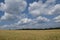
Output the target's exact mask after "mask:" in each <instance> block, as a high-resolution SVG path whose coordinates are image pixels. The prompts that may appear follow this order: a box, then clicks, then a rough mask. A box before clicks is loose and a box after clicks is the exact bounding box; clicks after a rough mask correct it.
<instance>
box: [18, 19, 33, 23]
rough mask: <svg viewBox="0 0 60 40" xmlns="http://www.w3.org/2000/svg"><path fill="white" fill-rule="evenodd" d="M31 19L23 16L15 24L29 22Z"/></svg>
mask: <svg viewBox="0 0 60 40" xmlns="http://www.w3.org/2000/svg"><path fill="white" fill-rule="evenodd" d="M31 21H32V19H29V18H23V19H21V20H20V21H18V23H17V24H25V23H30V22H31Z"/></svg>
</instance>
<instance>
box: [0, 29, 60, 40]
mask: <svg viewBox="0 0 60 40" xmlns="http://www.w3.org/2000/svg"><path fill="white" fill-rule="evenodd" d="M0 40H60V30H0Z"/></svg>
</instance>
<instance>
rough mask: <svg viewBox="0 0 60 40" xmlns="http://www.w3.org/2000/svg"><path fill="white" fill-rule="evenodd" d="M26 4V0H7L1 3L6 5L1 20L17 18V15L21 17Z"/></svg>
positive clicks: (2, 5) (3, 5)
mask: <svg viewBox="0 0 60 40" xmlns="http://www.w3.org/2000/svg"><path fill="white" fill-rule="evenodd" d="M26 6H27V3H26V1H25V0H5V4H3V3H1V7H2V8H3V7H4V8H3V9H4V11H5V13H4V15H3V16H2V17H1V20H10V19H15V20H16V18H15V17H17V18H19V17H20V15H21V14H22V12H23V11H24V10H25V8H26ZM22 15H23V14H22Z"/></svg>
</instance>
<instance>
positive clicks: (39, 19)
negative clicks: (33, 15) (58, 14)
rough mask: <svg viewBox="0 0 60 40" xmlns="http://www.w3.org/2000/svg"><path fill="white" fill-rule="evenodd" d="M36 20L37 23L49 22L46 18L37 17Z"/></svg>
mask: <svg viewBox="0 0 60 40" xmlns="http://www.w3.org/2000/svg"><path fill="white" fill-rule="evenodd" d="M36 20H37V21H40V22H49V21H50V20H49V19H48V18H46V17H42V16H39V17H37V19H36Z"/></svg>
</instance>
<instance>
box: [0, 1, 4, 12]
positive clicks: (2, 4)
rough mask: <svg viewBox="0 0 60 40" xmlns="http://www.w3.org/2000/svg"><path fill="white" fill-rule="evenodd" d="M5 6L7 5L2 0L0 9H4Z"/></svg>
mask: <svg viewBox="0 0 60 40" xmlns="http://www.w3.org/2000/svg"><path fill="white" fill-rule="evenodd" d="M4 6H5V4H4V3H3V2H1V3H0V11H4V9H5V8H4Z"/></svg>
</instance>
